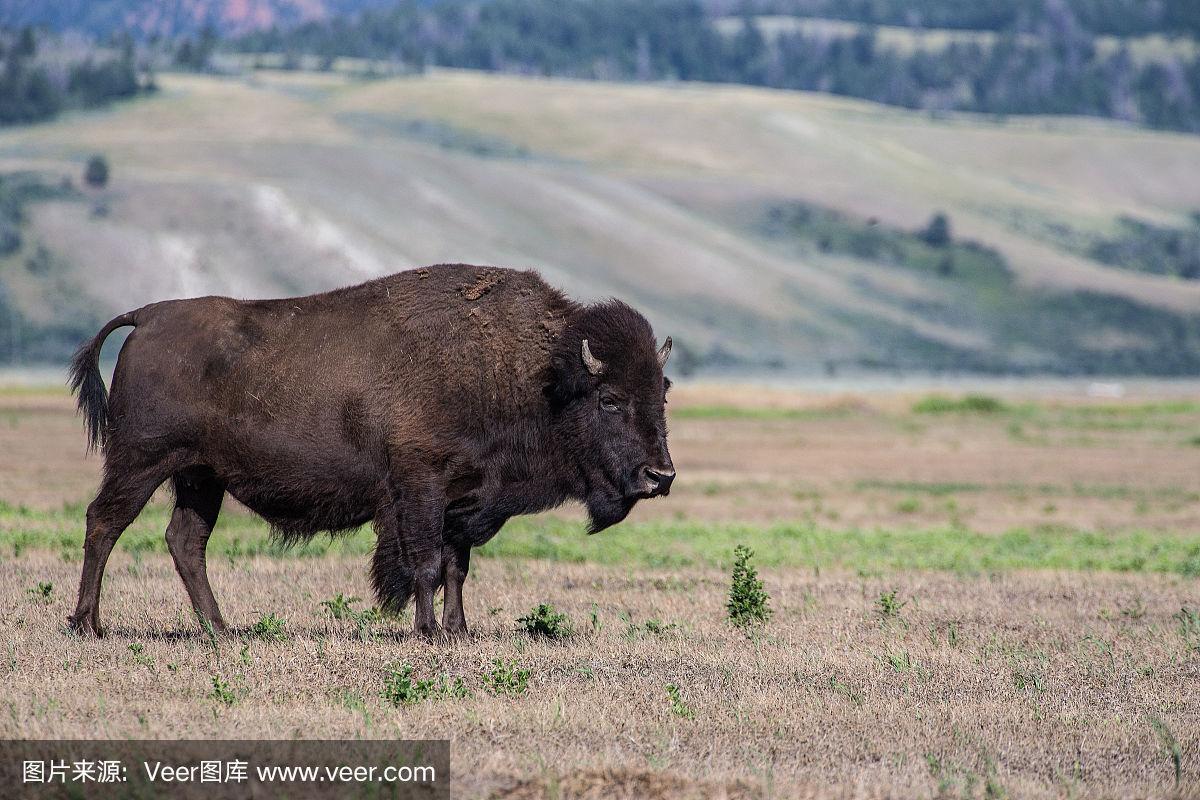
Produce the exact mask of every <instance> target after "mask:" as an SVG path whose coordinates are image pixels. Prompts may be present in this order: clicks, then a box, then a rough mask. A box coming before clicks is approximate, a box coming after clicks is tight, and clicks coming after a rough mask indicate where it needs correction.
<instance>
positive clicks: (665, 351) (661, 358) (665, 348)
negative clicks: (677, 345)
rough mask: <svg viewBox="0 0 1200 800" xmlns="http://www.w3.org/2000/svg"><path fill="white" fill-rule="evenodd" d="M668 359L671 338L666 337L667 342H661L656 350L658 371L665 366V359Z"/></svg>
mask: <svg viewBox="0 0 1200 800" xmlns="http://www.w3.org/2000/svg"><path fill="white" fill-rule="evenodd" d="M670 357H671V337H670V336H668V337H667V340H666V341H665V342H663V344H662V347H660V348H658V366H659V368H660V369H661V368H663V367H665V366H667V359H668V358H670Z"/></svg>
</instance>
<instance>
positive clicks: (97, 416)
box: [70, 311, 137, 452]
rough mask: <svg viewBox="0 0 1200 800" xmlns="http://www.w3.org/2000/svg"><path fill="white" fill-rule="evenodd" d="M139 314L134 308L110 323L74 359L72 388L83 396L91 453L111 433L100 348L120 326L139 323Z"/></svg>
mask: <svg viewBox="0 0 1200 800" xmlns="http://www.w3.org/2000/svg"><path fill="white" fill-rule="evenodd" d="M136 313H137V312H135V311H130V312H129V313H127V314H122V315H121V316H119V317H117V318H116V319H114V320H112V321H111V322H109V323H108V324H107V325H105V326H104V327H103V328H101V329H100V332H99V333H98V334H96V338H94V339H92V340H91V341H90V342H85V343H84V344H83V345H82V346H80V348H79V349H78V350H77V351H75V356H74V358H72V359H71V380H70V383H71V391H72V392H74V393H75V394H77V395H79V413H80V414H82V415H83V422H84V425H85V426H86V427H87V438H88V451H89V452H90V451H92V450H95V449H96V448H97V447H103V446H104V440H105V438H106V436H107V433H108V389H106V388H104V378H102V377H101V376H100V348H101V347H103V346H104V340H105V339H107V338H108V335H109V334H110V333H112V332H113V331H115V330H116V329H117V328H123V327H125V326H127V325H137V320H136V319H135V315H136Z"/></svg>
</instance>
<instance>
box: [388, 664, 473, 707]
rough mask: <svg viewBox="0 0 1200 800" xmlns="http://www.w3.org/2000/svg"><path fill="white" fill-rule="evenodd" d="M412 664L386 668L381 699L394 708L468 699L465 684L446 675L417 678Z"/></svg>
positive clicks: (459, 679)
mask: <svg viewBox="0 0 1200 800" xmlns="http://www.w3.org/2000/svg"><path fill="white" fill-rule="evenodd" d="M413 672H414V670H413V666H412V664H396V665H393V666H391V667H389V668H388V672H387V675H385V676H384V679H383V699H384V700H386V701H388V702H389V703H391V704H392V705H394V706H396V707H400V706H412V705H416V704H417V703H423V702H425V701H426V700H437V699H446V698H454V697H470V695H471V692H470V690H469V689H468V688H467V684H466V682H465V681H464V680H463V679H462V678H459V677H455V678H451V677H450V676H449V675H447V674H446V673H444V672H443V673H442V674H440V675H438V676H437V677H436V678H417V677H414V675H413Z"/></svg>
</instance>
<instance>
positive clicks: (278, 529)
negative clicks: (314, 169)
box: [70, 265, 675, 636]
mask: <svg viewBox="0 0 1200 800" xmlns="http://www.w3.org/2000/svg"><path fill="white" fill-rule="evenodd" d="M124 326H132V327H133V328H134V330H133V331H132V332H131V333H130V334H129V337H128V339H127V340H126V342H125V344H124V346H123V347H122V349H121V354H120V357H119V359H118V361H117V364H116V368H115V371H114V373H113V379H112V391H111V394H109V392H108V391H107V390H106V389H105V387H104V382H103V380H102V378H101V376H100V371H99V367H98V364H97V359H98V357H99V354H100V348H101V346H102V345H103V343H104V339H105V337H107V336H108V335H109V334H110V333H111V332H112V331H113V330H115V329H117V328H120V327H124ZM670 352H671V340H670V339H669V338H668V339H667V340H666V341H665V342H664V344H663V345H662V347H661V348H658V349H656V347H655V340H654V334H653V332H652V331H651V329H650V325H649V323H648V322H647V321H646V319H645V318H644V317H642V315H641V314H639V313H638V312H636V311H634V310H633V309H632V308H630V307H629V306H627V305H625V304H624V303H621V302H618V301H615V300H614V301H609V302H603V303H598V304H596V305H586V306H585V305H581V304H578V303H575V302H573V301H571V300H570V299H568V298H567V297H566V296H565V295H563V294H562V293H561V292H559V291H557V290H556V289H553V288H552V287H550V286H548V285H547V284H546V283H545V282H544V281H542V279H541V278H540V277H539V276H538V275H537V274H536V273H534V272H517V271H513V270H507V269H499V268H493V267H474V266H468V265H442V266H435V267H429V268H425V269H418V270H412V271H409V272H401V273H398V274H396V275H391V276H388V277H384V278H380V279H378V280H374V281H370V282H368V283H364V284H361V285H358V286H352V287H349V288H345V289H339V290H337V291H332V292H327V293H324V294H317V295H311V296H308V297H298V298H289V299H283V300H264V301H239V300H233V299H229V298H225V297H202V298H197V299H192V300H174V301H167V302H163V303H154V304H151V305H148V306H145V307H144V308H140V309H138V310H136V311H131V312H129V313H127V314H122V315H121V316H119V317H117V318H116V319H114V320H112V321H111V322H109V323H108V324H107V325H105V326H104V328H103V329H102V330H101V331H100V332H99V334H97V336H96V338H95V339H93V340H92V341H91V342H89V343H87V344H85V345H84V346H83V347H81V348H80V350H79V352H78V353H77V354H76V356H75V359H74V361H73V363H72V368H71V382H72V387H73V388H74V389H75V390H76V391H77V392H78V395H79V408H80V410H81V412H82V413H83V415H84V418H85V422H86V426H87V430H88V435H89V443H90V445H91V446H92V447H96V446H101V447H102V448H103V453H104V476H103V479H102V482H101V485H100V489H99V492H98V493H97V496H96V499H95V500H94V501H93V502H92V503H91V504H90V505H89V506H88V509H87V534H86V539H85V541H84V548H83V549H84V559H83V574H82V577H81V580H80V585H79V601H78V605H77V606H76V609H75V613H74V614H73V615H72V616H71V617H70V624H71V626H72V627H73V628H74V629H75V630H77V631H80V632H84V633H91V634H95V635H101V634H102V631H101V627H100V619H99V601H100V584H101V580H102V578H103V574H104V565H105V562H106V561H107V560H108V556H109V554H110V553H111V552H112V548H113V546H114V545H115V544H116V541H117V539H118V537H120V535H121V533H122V532H123V531H124V530H125V528H126V527H127V526H128V525H129V524H130V523H131V522H132V521H133V520H134V518H135V517H136V516H137V515H138V513H139V512H140V511H141V509H142V507H143V506H144V505H145V504H146V503H147V501H149V499H150V497H151V495H152V494H153V493H154V491H155V490H156V489H157V488H158V487H159V486H160V485H162V484H163V483H164V482H170V484H171V486H172V488H173V489H174V495H175V508H174V512H173V513H172V515H171V521H170V524H169V525H168V527H167V532H166V539H167V546H168V550H169V551H170V553H171V557H172V558H173V559H174V561H175V567H176V569H177V570H178V572H179V576H180V578H182V580H183V584H184V586H185V587H186V589H187V593H188V596H189V597H190V599H191V603H192V605H193V607H194V608H195V610H196V612H197V614H198V615H199V616H200V617H201V619H203V620H207V622H208V623H211V625H212V626H213V628H214V629H217V630H223V629H224V627H225V623H224V621H223V620H222V618H221V612H220V610H219V609H218V607H217V601H216V599H215V598H214V597H213V593H212V588H211V587H210V586H209V582H208V575H207V571H206V566H205V549H206V546H207V543H208V539H209V535H210V534H211V533H212V530H213V526H214V525H215V524H216V522H217V516H218V514H219V513H220V509H221V503H222V500H223V499H224V496H225V493H226V492H228V493H229V494H230V495H232V496H233V497H235V498H237V500H238V501H240V502H241V503H242V504H243V505H245V506H246V507H247V508H249V509H250V510H252V511H253V512H254V513H256V514H258V515H259V516H261V517H262V518H263V519H265V520H266V521H267V522H269V523H270V525H271V527H272V529H273V532H274V534H275V535H276V536H277V537H279V538H280V539H282V540H283V541H284V542H288V543H291V542H297V541H302V540H306V539H308V538H311V537H312V536H314V535H316V534H317V533H319V532H322V531H325V532H329V533H331V534H336V533H338V532H342V531H348V530H352V529H354V528H357V527H358V526H360V525H363V524H365V523H367V522H372V523H373V524H374V528H375V532H376V536H377V543H376V547H375V552H374V555H373V564H372V579H373V583H374V588H375V592H376V595H377V596H378V599H379V602H380V604H381V606H382V607H383V608H385V609H388V610H392V611H398V610H400V609H402V608H403V607H404V606H405V605H406V604H407V602H408V600H409V598H410V597H415V621H414V628H415V630H416V632H417V633H418V634H421V635H424V636H431V635H434V634H435V633H437V631H438V624H437V621H436V620H435V618H434V612H433V597H434V593H435V592H436V591H437V590H438V589H439V588H440V587H444V589H445V607H444V611H443V615H442V628H443V629H444V631H445V632H446V633H448V634H462V633H465V632H466V618H465V616H464V614H463V602H462V587H463V582H464V580H465V579H466V577H467V569H468V566H469V564H470V557H471V548H473V547H475V546H477V545H481V544H483V543H484V542H486V541H488V540H489V539H491V538H492V536H494V535H495V534H496V532H497V531H499V530H500V528H501V526H503V525H504V523H505V522H506V521H507V520H508V519H509V518H510V517H513V516H516V515H519V514H530V513H534V512H538V511H542V510H545V509H549V508H553V507H555V506H558V505H560V504H562V503H564V502H566V501H568V500H578V501H582V502H583V503H584V505H585V506H586V508H587V510H588V514H589V517H590V522H591V525H590V531H591V532H593V533H594V532H596V531H600V530H602V529H604V528H607V527H608V526H610V525H613V524H615V523H617V522H620V521H621V520H622V519H624V518H625V516H626V515H627V514H628V513H629V511H630V509H631V508H633V506H634V504H635V503H637V501H638V500H639V499H645V498H649V497H655V496H657V495H665V494H667V493H668V492H669V491H670V488H671V482H672V481H673V480H674V478H675V469H674V466H673V465H672V463H671V456H670V454H669V453H668V451H667V428H666V422H665V419H664V408H663V407H664V404H665V402H666V391H667V388H668V387H669V385H670V383H669V381H667V380H666V379H665V378H664V377H663V366H664V365H665V363H666V360H667V357H668V355H669V354H670Z"/></svg>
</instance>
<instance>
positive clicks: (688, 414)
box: [667, 405, 852, 421]
mask: <svg viewBox="0 0 1200 800" xmlns="http://www.w3.org/2000/svg"><path fill="white" fill-rule="evenodd" d="M667 411H668V414H669V416H670V417H671V418H672V419H715V420H737V419H747V420H767V421H770V420H810V419H811V420H820V419H833V418H836V417H846V416H849V415H850V414H851V413H852V410H851V409H849V408H744V407H741V406H731V405H697V406H682V407H678V408H675V407H672V406H668V407H667Z"/></svg>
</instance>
